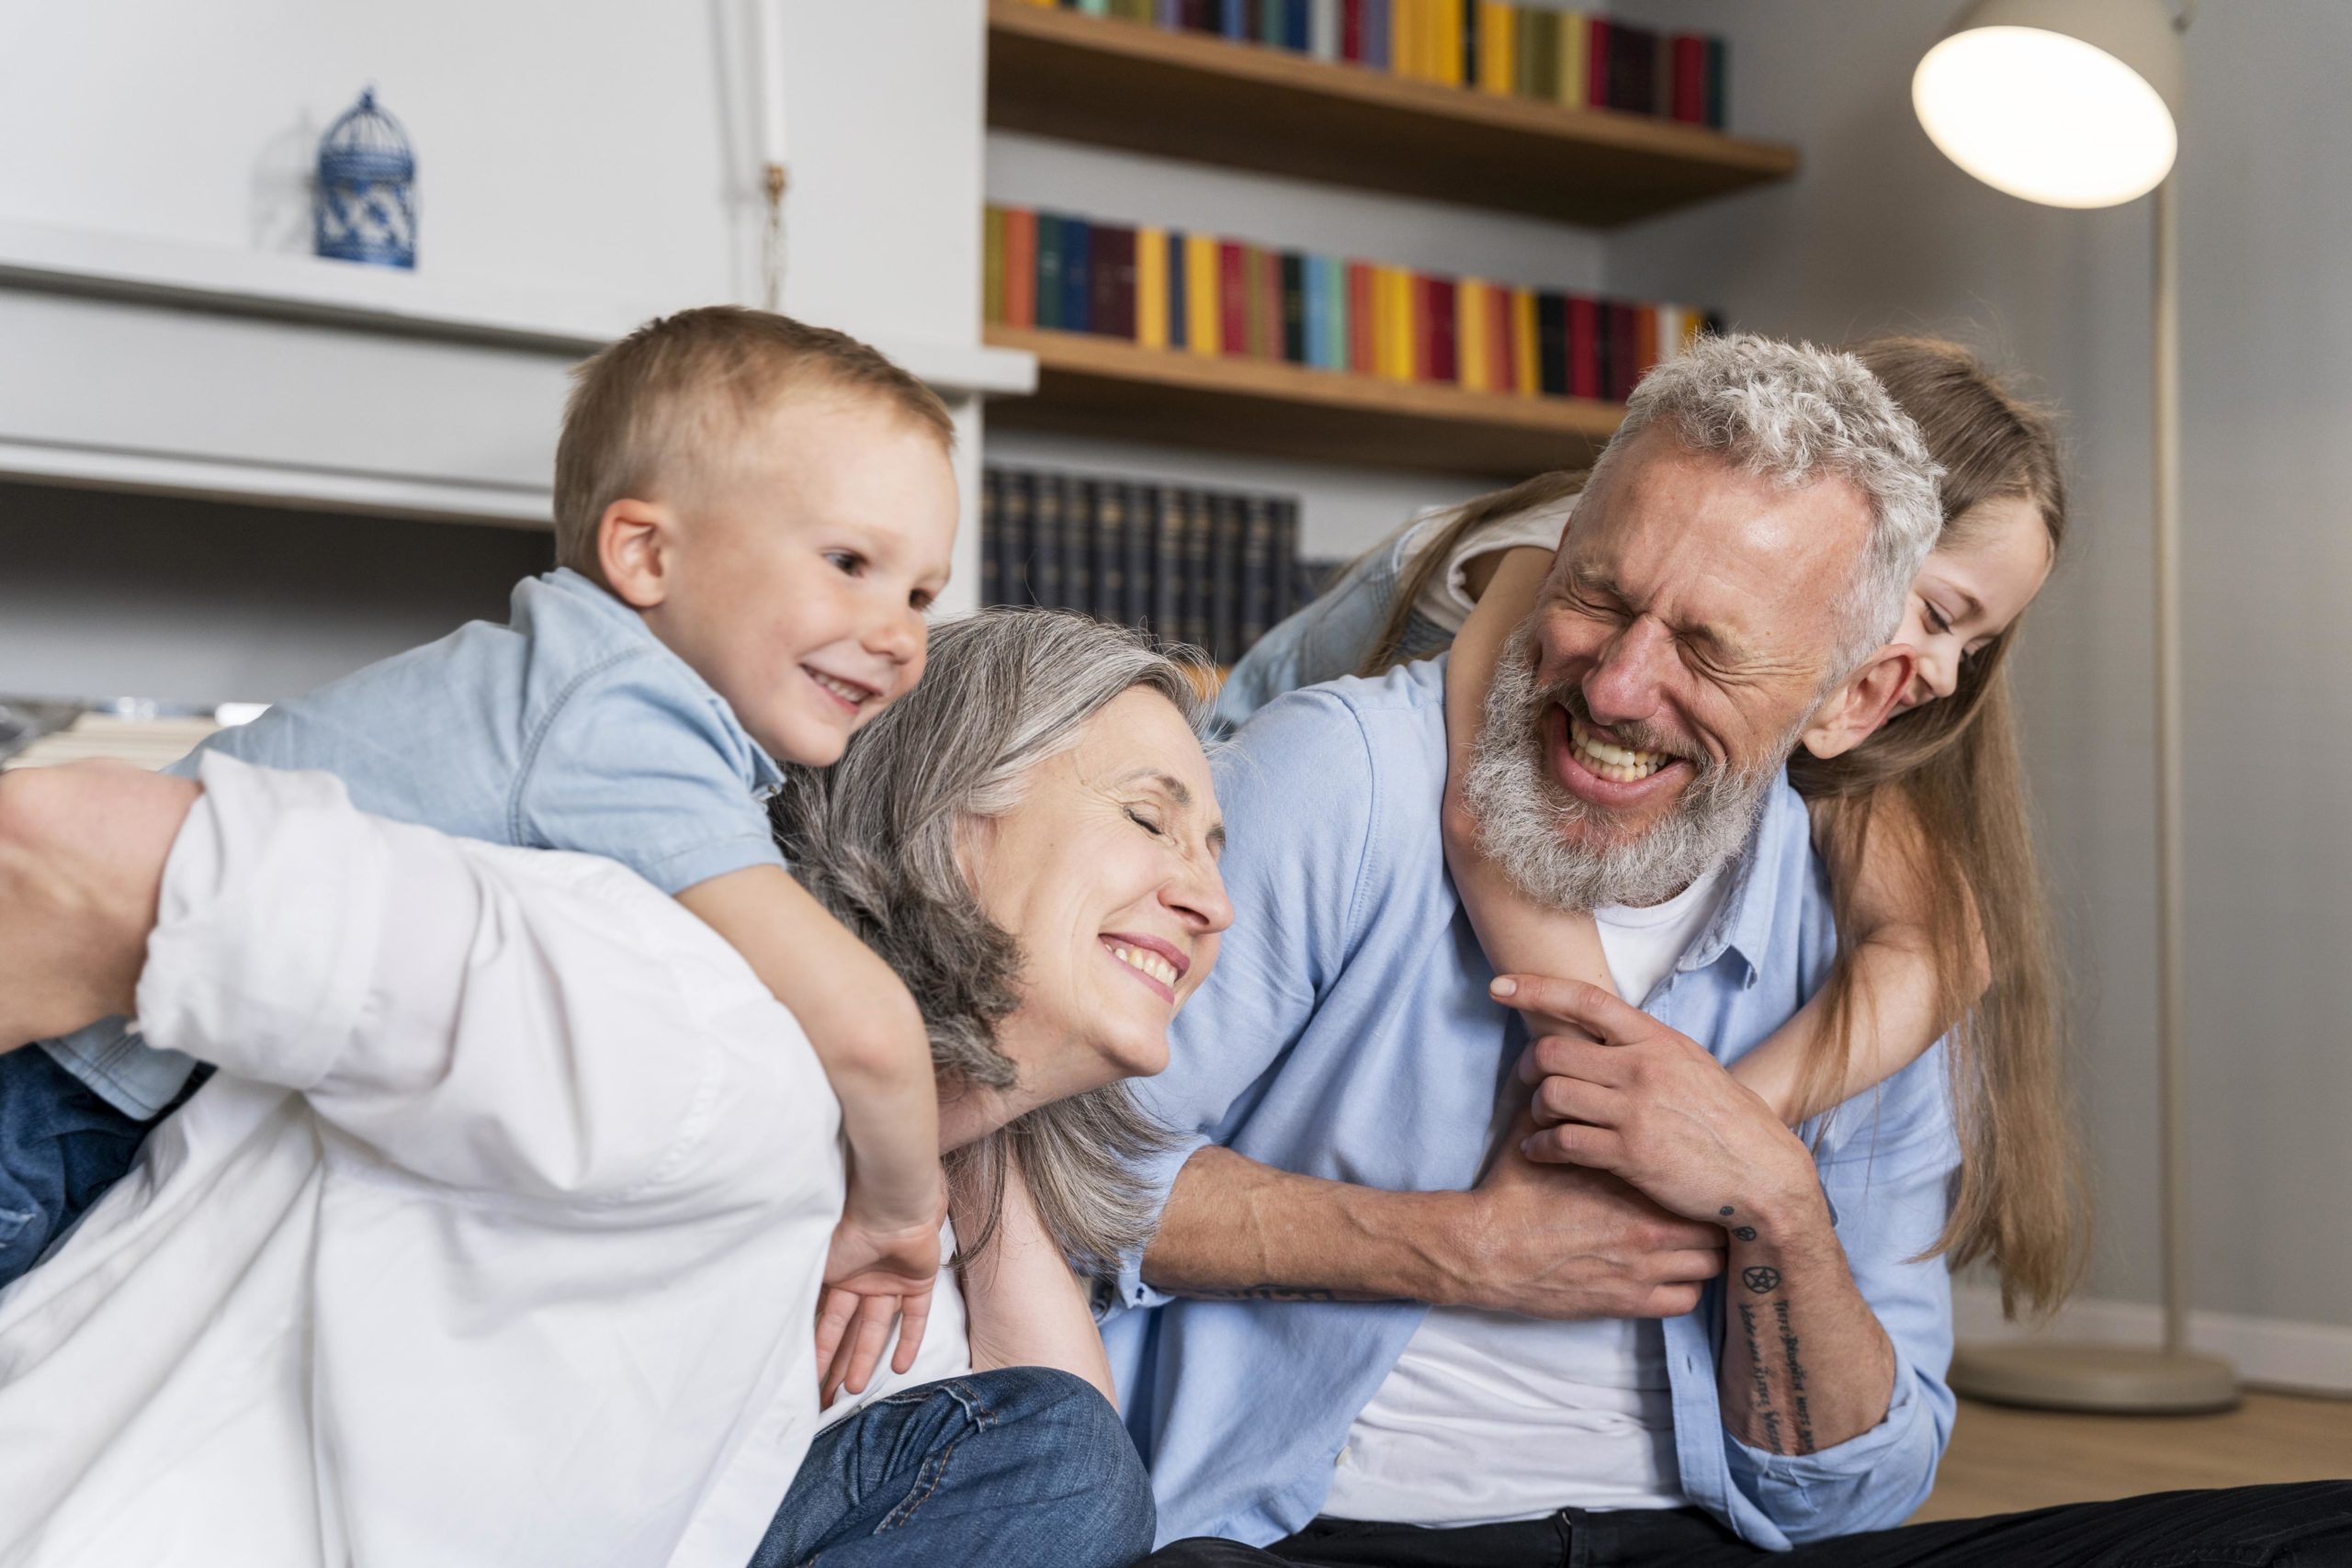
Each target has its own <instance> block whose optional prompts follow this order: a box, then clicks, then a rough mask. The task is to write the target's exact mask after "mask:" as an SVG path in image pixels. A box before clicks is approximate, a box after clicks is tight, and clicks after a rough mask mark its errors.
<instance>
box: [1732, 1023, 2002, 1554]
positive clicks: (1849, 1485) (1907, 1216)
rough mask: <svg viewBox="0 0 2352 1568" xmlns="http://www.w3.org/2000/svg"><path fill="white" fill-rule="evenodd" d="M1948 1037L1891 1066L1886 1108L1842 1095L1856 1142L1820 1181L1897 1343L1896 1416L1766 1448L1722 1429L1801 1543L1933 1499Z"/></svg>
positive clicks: (1764, 1509)
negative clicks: (1840, 1433) (1900, 1068)
mask: <svg viewBox="0 0 2352 1568" xmlns="http://www.w3.org/2000/svg"><path fill="white" fill-rule="evenodd" d="M1944 1071H1945V1068H1944V1065H1943V1052H1942V1050H1941V1049H1940V1048H1939V1049H1937V1050H1934V1051H1931V1052H1929V1053H1928V1055H1925V1056H1923V1057H1921V1058H1920V1060H1919V1061H1917V1062H1916V1063H1914V1064H1913V1065H1912V1066H1910V1067H1909V1068H1906V1069H1905V1072H1904V1073H1903V1074H1902V1075H1899V1077H1897V1078H1896V1079H1895V1080H1892V1081H1891V1082H1890V1084H1889V1085H1888V1088H1887V1089H1886V1091H1885V1093H1884V1097H1883V1103H1882V1105H1881V1106H1880V1107H1879V1113H1878V1115H1877V1116H1876V1117H1873V1115H1872V1108H1871V1105H1870V1103H1869V1101H1868V1100H1861V1101H1858V1102H1856V1103H1855V1104H1853V1105H1849V1107H1847V1108H1846V1109H1845V1111H1844V1113H1843V1114H1844V1116H1845V1117H1846V1119H1847V1121H1848V1122H1849V1125H1848V1126H1847V1127H1846V1128H1844V1129H1843V1131H1844V1132H1845V1133H1846V1134H1847V1136H1846V1137H1845V1139H1844V1140H1843V1141H1844V1143H1845V1145H1846V1146H1845V1147H1843V1148H1838V1149H1827V1150H1825V1153H1824V1155H1823V1157H1822V1160H1821V1176H1822V1185H1823V1187H1824V1189H1825V1190H1826V1191H1827V1193H1828V1194H1829V1198H1830V1201H1831V1204H1832V1206H1833V1208H1834V1209H1835V1211H1836V1213H1837V1216H1838V1222H1837V1223H1838V1240H1839V1242H1840V1243H1841V1244H1842V1245H1843V1246H1844V1247H1845V1251H1846V1259H1847V1266H1848V1268H1849V1270H1850V1271H1851V1273H1852V1274H1853V1278H1854V1283H1855V1285H1856V1286H1857V1287H1858V1288H1859V1289H1860V1292H1861V1293H1862V1296H1863V1299H1864V1300H1866V1301H1867V1302H1868V1303H1870V1306H1871V1311H1872V1312H1873V1313H1874V1314H1876V1315H1877V1317H1878V1321H1879V1325H1880V1326H1881V1327H1882V1328H1883V1329H1884V1330H1885V1331H1886V1336H1887V1338H1888V1340H1889V1341H1890V1342H1891V1343H1892V1345H1893V1346H1894V1392H1893V1394H1892V1396H1891V1397H1890V1399H1889V1401H1888V1405H1887V1413H1886V1418H1885V1419H1884V1420H1883V1421H1881V1422H1880V1423H1879V1424H1878V1425H1877V1426H1876V1427H1871V1429H1870V1430H1869V1431H1867V1432H1863V1433H1861V1434H1860V1435H1859V1436H1857V1437H1854V1438H1849V1439H1847V1440H1846V1441H1845V1442H1842V1443H1838V1444H1836V1445H1834V1446H1832V1447H1830V1448H1826V1449H1822V1450H1817V1451H1815V1452H1814V1453H1810V1454H1775V1453H1767V1452H1765V1451H1764V1450H1760V1449H1757V1448H1754V1447H1751V1446H1750V1445H1748V1444H1747V1443H1744V1442H1742V1441H1740V1440H1739V1439H1738V1438H1735V1437H1733V1436H1732V1435H1731V1434H1730V1433H1729V1432H1725V1433H1724V1445H1725V1450H1726V1458H1727V1459H1728V1461H1729V1469H1730V1474H1731V1480H1732V1483H1733V1485H1734V1486H1735V1487H1736V1488H1737V1490H1738V1491H1739V1492H1740V1493H1742V1494H1743V1495H1745V1496H1746V1497H1747V1500H1748V1501H1750V1502H1751V1503H1753V1504H1754V1505H1755V1506H1756V1507H1757V1508H1758V1510H1759V1511H1760V1512H1761V1513H1762V1514H1763V1515H1764V1517H1766V1518H1768V1519H1770V1521H1771V1522H1772V1523H1773V1524H1774V1525H1776V1526H1778V1527H1779V1529H1780V1530H1781V1533H1782V1534H1783V1535H1784V1536H1785V1537H1786V1538H1787V1540H1789V1541H1790V1542H1792V1543H1802V1542H1804V1541H1808V1540H1822V1539H1824V1538H1826V1537H1829V1536H1839V1535H1851V1534H1853V1533H1855V1532H1857V1531H1860V1530H1871V1529H1888V1528H1892V1527H1893V1526H1895V1525H1899V1524H1901V1523H1902V1522H1903V1521H1904V1520H1905V1519H1906V1518H1908V1517H1910V1516H1911V1514H1912V1513H1913V1512H1914V1511H1916V1510H1917V1508H1918V1506H1919V1505H1920V1504H1921V1503H1923V1502H1925V1501H1926V1500H1927V1496H1928V1492H1929V1490H1930V1489H1931V1488H1932V1487H1933V1486H1934V1484H1935V1478H1936V1466H1937V1464H1938V1462H1939V1461H1940V1460H1941V1459H1942V1457H1943V1451H1944V1447H1945V1445H1946V1444H1947V1443H1949V1442H1950V1441H1951V1427H1952V1415H1953V1398H1952V1393H1951V1386H1950V1385H1949V1384H1948V1383H1947V1382H1945V1381H1944V1374H1945V1370H1946V1369H1947V1368H1948V1367H1949V1366H1950V1365H1951V1341H1952V1331H1951V1274H1950V1271H1949V1270H1948V1269H1946V1268H1945V1265H1944V1260H1943V1259H1942V1258H1939V1257H1938V1258H1921V1257H1920V1255H1921V1254H1922V1253H1925V1252H1926V1251H1927V1250H1928V1248H1929V1247H1933V1246H1934V1245H1935V1242H1936V1238H1937V1236H1938V1235H1940V1234H1941V1232H1942V1230H1943V1225H1944V1217H1945V1213H1946V1192H1947V1190H1948V1183H1949V1181H1950V1179H1951V1173H1952V1171H1953V1170H1954V1168H1956V1167H1957V1166H1958V1164H1959V1151H1958V1146H1957V1145H1956V1143H1955V1141H1954V1139H1953V1135H1952V1128H1951V1116H1950V1113H1949V1110H1948V1102H1947V1100H1946V1096H1945V1093H1944V1089H1943V1081H1942V1080H1943V1074H1944Z"/></svg>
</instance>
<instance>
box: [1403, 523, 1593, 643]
mask: <svg viewBox="0 0 2352 1568" xmlns="http://www.w3.org/2000/svg"><path fill="white" fill-rule="evenodd" d="M1576 504H1577V498H1576V497H1575V496H1573V495H1569V496H1563V497H1561V498H1560V499H1559V500H1558V501H1555V502H1547V503H1546V504H1544V505H1542V506H1532V507H1529V508H1528V509H1527V510H1526V511H1524V512H1514V513H1511V514H1510V516H1508V517H1497V518H1495V519H1493V520H1492V521H1490V522H1487V523H1485V524H1482V525H1480V526H1478V527H1476V528H1473V529H1471V530H1470V532H1468V533H1467V534H1464V536H1462V537H1460V538H1459V539H1456V540H1455V541H1454V542H1453V548H1452V549H1450V550H1448V551H1447V552H1446V556H1445V564H1444V566H1443V568H1442V570H1439V571H1438V572H1436V573H1435V574H1434V575H1432V576H1431V577H1430V580H1429V583H1428V585H1427V586H1425V587H1424V588H1422V590H1421V592H1420V596H1419V598H1417V599H1415V600H1414V601H1413V609H1414V612H1415V613H1416V614H1418V615H1420V617H1421V618H1422V619H1423V620H1426V621H1430V622H1432V623H1433V624H1435V625H1437V626H1442V627H1444V628H1445V629H1446V630H1447V631H1449V632H1458V631H1460V630H1461V629H1462V623H1463V622H1464V621H1466V620H1468V619H1469V618H1470V612H1471V611H1472V610H1473V609H1475V608H1476V604H1477V602H1476V600H1474V599H1472V598H1471V597H1470V580H1469V566H1470V563H1471V562H1472V561H1474V560H1476V559H1477V558H1479V557H1480V556H1487V555H1495V554H1498V553H1499V552H1501V551H1503V550H1514V549H1519V548H1521V547H1533V548H1539V549H1546V550H1556V549H1558V548H1559V547H1560V536H1561V535H1562V534H1564V533H1566V531H1567V526H1568V514H1569V513H1572V512H1574V511H1575V510H1576ZM1461 511H1462V509H1461V508H1460V507H1458V506H1441V507H1433V508H1431V509H1430V511H1428V512H1425V513H1422V514H1421V515H1420V516H1419V517H1417V518H1415V519H1414V521H1413V525H1412V528H1411V531H1410V532H1408V534H1407V535H1406V536H1405V539H1404V548H1403V552H1402V554H1401V555H1400V556H1399V558H1398V560H1399V568H1400V571H1409V570H1412V568H1413V567H1414V566H1415V565H1417V564H1419V558H1420V556H1421V553H1422V552H1423V551H1424V550H1427V549H1428V548H1429V547H1430V545H1431V544H1432V543H1434V542H1435V540H1436V538H1437V536H1438V535H1439V534H1440V533H1441V532H1442V531H1443V529H1444V528H1445V525H1447V524H1449V523H1451V522H1453V519H1454V518H1455V517H1456V516H1458V515H1460V514H1461Z"/></svg>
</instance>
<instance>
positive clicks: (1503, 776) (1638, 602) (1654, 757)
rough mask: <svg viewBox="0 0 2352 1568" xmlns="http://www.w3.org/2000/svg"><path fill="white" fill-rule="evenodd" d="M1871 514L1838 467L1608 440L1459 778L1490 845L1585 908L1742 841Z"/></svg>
mask: <svg viewBox="0 0 2352 1568" xmlns="http://www.w3.org/2000/svg"><path fill="white" fill-rule="evenodd" d="M1869 528H1870V513H1869V510H1868V506H1867V503H1866V502H1864V500H1863V498H1862V496H1861V494H1860V491H1858V490H1856V489H1855V488H1854V487H1853V486H1851V485H1850V484H1849V483H1847V482H1846V481H1844V480H1842V479H1822V480H1818V481H1816V482H1814V483H1811V484H1807V485H1804V486H1801V487H1797V488H1793V489H1792V488H1783V487H1781V486H1779V485H1776V484H1774V483H1773V482H1772V481H1770V480H1769V479H1759V478H1758V477H1756V476H1754V475H1752V474H1749V473H1747V472H1746V471H1745V470H1743V469H1741V468H1737V467H1735V466H1733V465H1731V464H1729V463H1726V462H1724V460H1722V459H1720V458H1717V457H1709V456H1705V455H1702V454H1697V453H1692V452H1689V451H1687V450H1685V449H1683V448H1682V447H1681V446H1679V445H1677V444H1676V442H1675V441H1674V439H1673V438H1672V436H1671V435H1670V434H1668V432H1666V431H1665V430H1662V429H1652V430H1649V431H1645V432H1644V433H1643V434H1642V435H1640V436H1639V437H1638V438H1636V439H1635V441H1634V445H1633V446H1630V447H1628V448H1627V449H1625V450H1624V451H1623V452H1620V453H1618V454H1616V455H1615V457H1613V458H1612V461H1611V466H1610V467H1609V468H1608V469H1607V470H1606V471H1605V473H1604V475H1603V476H1602V477H1601V479H1600V482H1599V483H1597V484H1596V485H1595V487H1594V488H1593V489H1591V490H1590V491H1588V492H1587V494H1586V496H1585V498H1584V500H1583V501H1582V502H1580V503H1579V504H1578V506H1577V513H1576V516H1575V520H1574V522H1573V523H1572V524H1571V525H1570V527H1569V530H1568V535H1567V537H1566V540H1565V541H1563V543H1562V545H1561V547H1560V554H1559V557H1558V558H1557V559H1556V560H1555V562H1554V565H1553V570H1552V575H1551V577H1550V578H1549V579H1548V580H1547V581H1545V583H1544V592H1543V594H1542V596H1541V597H1540V598H1539V599H1538V601H1537V603H1536V607H1535V611H1534V614H1533V615H1532V616H1530V617H1529V619H1528V621H1527V623H1526V624H1525V625H1524V626H1521V628H1520V630H1519V631H1518V633H1517V634H1515V635H1514V637H1512V639H1511V642H1510V646H1509V647H1507V648H1506V649H1505V650H1504V653H1503V658H1502V660H1501V663H1500V665H1499V667H1498V670H1497V671H1496V678H1495V682H1494V685H1493V687H1492V688H1491V690H1490V692H1489V694H1488V698H1487V711H1486V717H1485V722H1484V725H1483V727H1482V728H1481V732H1480V736H1479V739H1478V744H1477V748H1476V757H1475V760H1474V761H1473V764H1472V767H1471V771H1470V773H1469V776H1468V778H1467V779H1466V781H1465V784H1464V792H1465V797H1466V799H1467V803H1468V805H1469V807H1470V808H1471V810H1472V811H1473V812H1474V813H1475V814H1476V817H1477V818H1478V820H1479V824H1480V831H1481V836H1482V840H1483V843H1484V847H1485V849H1486V851H1487V854H1488V856H1489V858H1491V859H1493V860H1494V861H1495V862H1496V863H1498V865H1500V866H1501V867H1502V868H1503V870H1504V871H1505V873H1506V874H1509V875H1510V877H1511V878H1512V880H1513V881H1515V882H1516V883H1518V884H1519V885H1520V886H1521V887H1522V888H1523V889H1524V890H1525V891H1526V892H1527V893H1528V894H1529V895H1530V896H1531V897H1535V898H1537V899H1538V900H1540V901H1542V902H1544V903H1546V904H1549V905H1551V906H1553V907H1555V908H1600V907H1602V906H1605V905H1613V904H1629V905H1645V904H1656V903H1658V902H1661V901H1663V900H1664V899H1667V898H1670V897H1673V896H1674V895H1675V894H1677V893H1679V892H1680V891H1681V890H1682V889H1683V888H1685V887H1687V886H1690V885H1691V882H1693V881H1694V880H1696V879H1697V878H1698V877H1699V876H1700V875H1702V874H1704V873H1706V872H1707V871H1709V870H1711V869H1712V868H1713V867H1714V866H1716V865H1718V864H1721V863H1723V862H1724V860H1726V859H1728V858H1729V857H1730V856H1731V855H1733V854H1735V853H1736V852H1737V851H1738V850H1739V848H1740V846H1741V844H1742V843H1743V842H1744V841H1745V840H1746V838H1747V832H1748V829H1749V827H1750V825H1751V824H1752V823H1753V821H1754V820H1755V816H1756V810H1757V807H1758V804H1759V803H1760V802H1761V801H1762V800H1763V798H1764V795H1765V792H1766V791H1767V790H1768V789H1769V788H1770V785H1771V782H1772V779H1773V777H1774V775H1775V774H1776V773H1778V772H1779V771H1780V767H1781V763H1782V762H1783V761H1786V759H1787V757H1788V754H1789V752H1790V750H1791V749H1792V747H1793V746H1794V745H1795V744H1796V740H1797V738H1798V736H1799V735H1800V734H1801V733H1803V731H1804V728H1805V724H1806V721H1807V719H1808V718H1809V717H1810V716H1812V714H1813V712H1814V708H1815V704H1816V703H1817V702H1818V701H1819V700H1820V698H1821V696H1822V694H1823V691H1824V689H1825V687H1826V684H1827V683H1828V682H1827V680H1826V678H1827V676H1828V675H1829V674H1830V673H1831V672H1832V665H1833V663H1834V661H1835V660H1836V658H1837V653H1838V636H1839V631H1840V626H1839V623H1838V615H1837V601H1838V598H1839V593H1838V589H1839V588H1840V587H1842V586H1843V585H1844V584H1845V583H1847V582H1848V581H1850V579H1851V577H1852V573H1853V570H1854V565H1855V562H1856V561H1857V560H1858V559H1859V557H1860V550H1861V548H1862V546H1863V543H1864V541H1865V539H1866V537H1867V535H1868V532H1869Z"/></svg>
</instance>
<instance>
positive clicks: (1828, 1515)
mask: <svg viewBox="0 0 2352 1568" xmlns="http://www.w3.org/2000/svg"><path fill="white" fill-rule="evenodd" d="M1927 1419H1928V1403H1927V1401H1926V1400H1925V1399H1924V1398H1922V1397H1921V1395H1920V1393H1919V1391H1918V1388H1917V1382H1916V1380H1915V1379H1914V1378H1913V1376H1912V1373H1911V1370H1910V1368H1908V1367H1907V1366H1905V1365H1903V1364H1902V1361H1901V1359H1900V1358H1897V1360H1896V1365H1895V1371H1894V1397H1893V1398H1892V1399H1891V1400H1890V1401H1889V1402H1888V1404H1887V1411H1886V1418H1885V1419H1884V1420H1883V1421H1881V1422H1880V1423H1879V1424H1878V1425H1877V1426H1875V1427H1871V1429H1870V1430H1869V1431H1867V1432H1861V1433H1858V1434H1856V1435H1855V1436H1853V1437H1851V1438H1847V1439H1846V1440H1845V1441H1844V1442H1842V1443H1833V1444H1831V1445H1830V1446H1829V1447H1828V1448H1826V1449H1819V1450H1815V1451H1814V1452H1812V1453H1809V1454H1776V1453H1770V1452H1768V1451H1766V1450H1762V1449H1758V1448H1755V1447H1752V1446H1751V1445H1749V1444H1747V1443H1745V1442H1743V1441H1741V1440H1740V1439H1739V1438H1737V1437H1736V1436H1734V1435H1733V1434H1732V1433H1731V1431H1730V1430H1729V1429H1728V1428H1726V1429H1725V1431H1724V1449H1725V1450H1726V1452H1727V1454H1728V1456H1729V1459H1730V1463H1731V1473H1732V1479H1733V1483H1734V1484H1735V1485H1736V1486H1737V1487H1738V1488H1739V1490H1740V1491H1742V1492H1744V1493H1746V1494H1747V1495H1748V1496H1749V1497H1751V1498H1753V1499H1755V1501H1756V1503H1757V1506H1758V1507H1760V1508H1761V1509H1762V1510H1763V1511H1764V1513H1765V1515H1766V1516H1767V1517H1770V1519H1771V1520H1772V1521H1773V1522H1774V1523H1775V1524H1778V1525H1779V1526H1780V1527H1781V1529H1782V1530H1783V1531H1785V1532H1786V1533H1787V1535H1788V1537H1789V1539H1790V1540H1792V1541H1804V1540H1814V1539H1817V1538H1818V1537H1820V1536H1822V1535H1824V1534H1846V1533H1849V1532H1852V1531H1856V1530H1864V1529H1879V1528H1881V1527H1883V1526H1892V1525H1896V1524H1900V1523H1902V1522H1903V1520H1904V1519H1905V1518H1906V1517H1909V1516H1910V1514H1911V1512H1912V1510H1913V1509H1914V1508H1916V1507H1917V1506H1918V1504H1919V1503H1920V1502H1922V1501H1924V1500H1925V1497H1926V1492H1927V1483H1929V1482H1932V1481H1933V1479H1934V1475H1935V1458H1936V1455H1935V1450H1934V1448H1933V1445H1932V1443H1931V1444H1930V1446H1929V1451H1928V1456H1927V1460H1926V1463H1925V1465H1924V1466H1923V1467H1922V1480H1921V1483H1920V1484H1919V1486H1918V1487H1917V1488H1916V1490H1917V1493H1918V1495H1917V1496H1911V1495H1910V1494H1909V1492H1908V1491H1904V1492H1903V1493H1902V1495H1901V1497H1900V1498H1897V1497H1896V1491H1895V1489H1894V1488H1892V1487H1891V1486H1890V1482H1891V1480H1892V1473H1891V1472H1894V1471H1897V1470H1899V1469H1900V1468H1901V1467H1902V1465H1903V1464H1904V1462H1905V1450H1908V1449H1909V1448H1911V1447H1912V1446H1913V1445H1914V1444H1916V1443H1917V1442H1918V1441H1919V1440H1920V1438H1921V1429H1920V1428H1921V1423H1922V1422H1923V1421H1926V1420H1927ZM1864 1487H1867V1488H1869V1490H1870V1492H1871V1495H1872V1496H1873V1497H1880V1498H1885V1499H1889V1500H1894V1501H1897V1502H1899V1504H1900V1506H1898V1507H1897V1508H1896V1509H1895V1511H1894V1514H1893V1516H1892V1517H1888V1518H1884V1519H1862V1518H1860V1517H1858V1516H1857V1515H1856V1513H1855V1511H1854V1510H1855V1506H1856V1504H1857V1503H1859V1502H1860V1501H1861V1500H1862V1498H1861V1495H1860V1494H1861V1489H1862V1488H1864Z"/></svg>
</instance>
